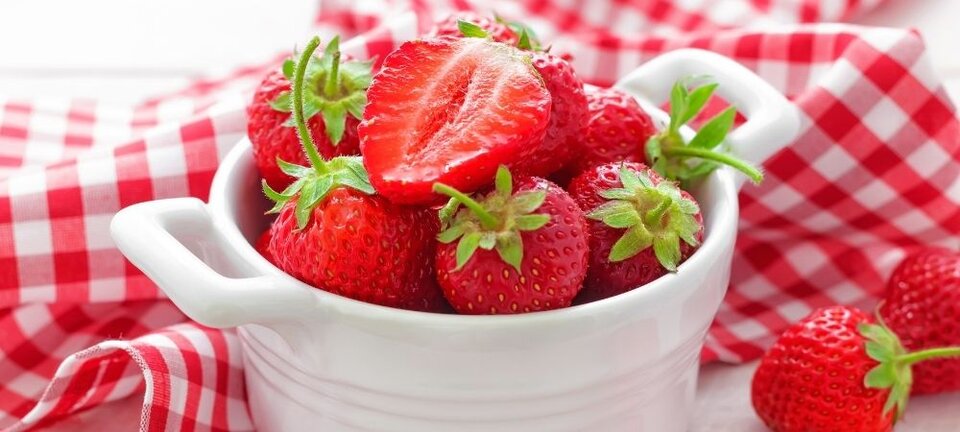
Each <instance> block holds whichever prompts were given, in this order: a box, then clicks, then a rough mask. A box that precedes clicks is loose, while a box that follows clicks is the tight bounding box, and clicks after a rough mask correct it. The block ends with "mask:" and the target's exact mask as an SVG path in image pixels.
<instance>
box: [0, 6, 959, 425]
mask: <svg viewBox="0 0 960 432" xmlns="http://www.w3.org/2000/svg"><path fill="white" fill-rule="evenodd" d="M479 3H480V2H477V4H479ZM879 3H881V2H880V0H824V1H816V0H685V1H670V0H637V1H627V0H525V1H520V2H511V1H500V2H494V4H493V6H484V7H475V6H472V4H471V3H470V2H468V1H465V0H449V1H446V2H428V1H422V0H421V1H402V0H396V1H387V0H382V1H378V0H368V1H363V2H354V1H351V0H340V1H323V2H322V7H321V9H320V13H319V15H318V17H317V19H316V25H317V28H318V30H317V31H318V32H319V33H320V34H321V35H325V36H327V37H329V36H330V35H332V34H333V33H340V34H342V35H344V36H345V37H347V38H352V40H351V41H350V42H349V43H348V44H346V46H347V47H348V51H349V53H350V54H352V55H354V56H357V57H367V56H379V57H380V58H383V56H384V55H386V54H387V53H388V52H389V51H390V50H391V49H393V48H394V47H395V46H397V45H398V43H400V42H402V41H404V40H406V39H410V38H413V37H415V36H416V35H417V34H418V33H420V32H423V31H425V30H426V29H428V28H429V26H430V25H431V22H432V21H433V20H434V19H435V18H437V17H439V16H442V15H445V13H446V12H448V11H449V10H451V9H471V8H476V9H479V10H480V11H482V12H488V11H491V10H496V11H497V12H498V13H500V14H501V15H504V16H507V17H509V18H516V19H524V20H525V21H527V22H528V23H530V24H532V25H533V26H534V27H535V28H536V29H537V30H538V32H539V33H540V36H541V38H542V39H544V40H546V41H552V43H553V46H554V48H553V49H554V50H555V51H561V52H570V53H573V54H574V60H573V62H574V66H575V67H576V70H577V71H578V73H579V74H580V76H581V77H583V78H584V79H585V80H586V81H588V82H591V83H593V84H597V85H609V84H611V83H613V82H614V81H615V80H616V79H617V78H618V77H620V76H623V75H624V74H625V73H626V72H628V71H630V70H632V69H633V68H635V67H636V66H637V65H639V64H641V63H643V62H644V61H646V60H647V59H649V58H651V57H653V56H656V55H657V54H659V53H662V52H664V51H668V50H671V49H676V48H680V47H697V48H704V49H709V50H712V51H716V52H719V53H721V54H724V55H727V56H729V57H732V58H734V59H736V60H737V61H739V62H741V63H743V64H744V65H746V66H747V67H749V68H751V69H753V70H754V71H755V72H756V73H758V74H759V75H760V76H761V77H763V78H764V79H766V80H767V81H769V82H770V83H771V84H773V85H774V86H775V87H776V88H778V89H779V90H781V91H782V92H784V93H785V94H786V95H787V96H788V97H790V99H791V100H792V101H794V102H795V103H796V105H797V106H798V108H799V109H800V111H801V112H802V113H803V125H802V128H801V133H800V134H799V136H797V137H796V141H795V142H794V143H793V144H792V145H791V146H790V147H788V148H787V149H785V150H783V151H780V152H779V153H777V154H776V155H774V157H772V158H771V159H770V160H769V161H767V163H766V164H765V166H764V168H765V170H766V172H767V179H766V181H765V182H764V184H763V185H762V186H759V187H747V188H745V189H744V191H743V192H742V193H741V194H740V200H741V215H742V221H741V224H740V234H739V241H738V244H737V255H736V257H735V261H734V271H733V280H732V282H731V286H730V292H729V293H728V295H727V297H726V300H725V302H724V304H723V305H722V307H721V309H720V313H719V315H718V316H717V319H716V322H715V323H714V325H713V328H712V329H711V331H710V334H709V336H708V338H707V344H706V347H705V349H704V356H703V359H704V361H713V360H723V361H729V362H740V361H745V360H749V359H753V358H756V357H757V356H759V355H760V354H761V353H762V350H763V349H764V347H765V346H767V345H768V344H769V343H771V342H772V340H773V338H774V337H775V335H776V334H777V333H778V332H779V331H780V330H782V329H783V328H784V327H785V326H786V325H787V324H788V323H790V322H792V321H795V320H797V319H799V318H800V317H802V316H804V315H806V314H807V313H808V312H809V311H811V310H812V309H813V308H816V307H819V306H824V305H828V304H834V303H843V304H854V305H858V306H861V307H868V308H869V307H872V305H873V304H874V303H875V301H876V298H877V296H878V294H879V292H880V291H881V290H882V289H883V285H884V280H885V278H886V276H887V274H888V272H889V271H890V270H891V268H892V266H893V265H894V264H896V262H897V261H898V260H899V259H900V258H901V257H902V256H903V255H904V254H905V253H906V252H907V250H908V249H909V248H911V247H915V246H917V245H920V244H930V243H940V244H953V243H955V240H954V236H953V234H954V233H956V232H957V231H958V229H960V183H957V182H956V181H955V179H956V178H957V176H958V174H960V160H958V159H960V157H958V155H960V153H958V151H960V128H958V119H957V115H956V110H955V108H954V106H953V105H952V104H951V102H950V101H949V99H948V98H947V96H946V94H945V92H944V90H943V88H942V86H941V85H940V82H939V80H938V79H937V77H936V75H935V74H934V73H933V71H932V69H931V66H930V63H929V61H928V59H927V57H926V54H925V49H924V44H923V41H922V39H921V37H920V36H919V35H918V34H916V33H914V32H912V31H909V30H899V29H883V28H864V27H854V26H847V25H841V24H830V25H821V24H817V25H809V24H806V25H805V24H804V23H812V22H819V21H842V20H845V19H848V18H850V17H851V16H854V15H855V14H857V13H859V12H862V11H863V10H865V9H869V8H872V7H875V6H878V5H879ZM303 19H304V20H310V19H313V17H303ZM774 24H775V25H774ZM291 42H293V41H291ZM283 58H284V55H283V54H279V55H278V56H277V57H276V58H273V59H266V60H267V61H265V62H264V63H263V64H261V65H255V66H251V67H248V68H243V69H239V70H236V71H234V72H233V73H231V74H230V75H229V76H225V77H219V78H216V79H207V80H201V81H198V82H196V83H194V84H193V85H191V86H190V87H188V88H186V89H184V90H183V91H181V92H179V93H176V94H172V95H166V96H163V97H159V98H156V99H152V100H148V101H145V102H143V103H139V104H136V105H133V106H114V105H107V104H102V103H98V102H96V101H84V100H40V99H38V100H7V99H3V98H2V96H0V430H12V431H14V430H15V431H19V430H24V429H29V428H33V427H37V426H41V425H46V424H50V423H52V422H55V421H56V420H57V419H60V418H63V417H64V416H69V415H71V414H72V413H75V412H77V411H80V410H84V409H88V408H92V407H95V406H97V405H99V404H102V403H104V402H106V401H110V400H115V399H119V398H124V397H128V396H131V395H134V394H139V395H144V408H143V414H142V419H141V428H142V429H148V430H193V429H213V430H230V431H245V430H252V429H253V425H252V423H251V420H250V418H249V416H248V413H247V409H246V402H245V397H244V388H243V379H242V368H243V365H242V361H241V358H240V355H239V352H238V350H239V343H238V341H237V338H236V335H235V334H234V333H233V332H231V331H221V330H214V329H208V328H204V327H202V326H199V325H198V324H196V323H192V322H189V321H188V320H187V319H186V318H185V317H184V316H183V315H182V314H181V313H180V312H179V311H178V310H177V309H176V308H175V307H173V306H172V305H171V303H170V302H169V301H167V300H166V299H165V298H164V296H163V293H162V292H160V291H159V290H158V289H157V288H156V286H154V285H153V283H151V282H150V281H149V280H148V279H147V278H145V277H144V276H143V275H142V274H141V273H140V272H139V271H138V270H136V269H135V268H134V267H133V266H131V265H130V264H129V263H127V262H126V261H125V260H124V258H123V257H122V256H121V255H120V253H119V252H118V251H117V250H116V248H115V247H114V245H113V243H112V240H111V239H110V236H109V233H108V226H109V222H110V219H111V217H112V216H113V214H114V213H116V212H117V211H118V210H119V209H121V208H123V207H125V206H128V205H130V204H133V203H137V202H141V201H146V200H153V199H160V198H170V197H183V196H194V197H198V198H201V199H205V198H206V196H207V193H208V190H209V186H210V181H211V179H212V177H213V174H214V171H215V170H216V168H217V164H218V161H219V160H220V158H221V157H222V156H223V155H224V154H225V153H226V152H227V151H228V150H229V149H230V148H231V147H232V146H233V145H234V144H235V143H236V142H237V141H238V140H239V139H240V138H241V137H242V136H243V134H244V133H245V120H246V119H245V114H244V105H245V103H246V101H247V99H248V98H249V97H250V95H251V93H252V89H253V87H254V86H255V85H256V83H257V82H258V81H259V80H260V78H261V77H262V76H263V75H265V73H266V72H267V71H268V70H269V69H271V68H274V67H277V65H278V64H279V62H280V61H281V60H282V59H283Z"/></svg>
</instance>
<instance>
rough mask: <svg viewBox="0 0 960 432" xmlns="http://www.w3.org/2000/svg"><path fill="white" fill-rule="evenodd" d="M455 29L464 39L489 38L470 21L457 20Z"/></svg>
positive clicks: (484, 31) (485, 32) (480, 28)
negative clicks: (458, 30)
mask: <svg viewBox="0 0 960 432" xmlns="http://www.w3.org/2000/svg"><path fill="white" fill-rule="evenodd" d="M457 28H458V29H460V33H462V34H463V35H464V36H466V37H471V38H486V37H487V36H489V35H488V34H487V31H486V30H484V29H483V28H482V27H480V26H478V25H476V24H474V23H472V22H470V21H465V20H457Z"/></svg>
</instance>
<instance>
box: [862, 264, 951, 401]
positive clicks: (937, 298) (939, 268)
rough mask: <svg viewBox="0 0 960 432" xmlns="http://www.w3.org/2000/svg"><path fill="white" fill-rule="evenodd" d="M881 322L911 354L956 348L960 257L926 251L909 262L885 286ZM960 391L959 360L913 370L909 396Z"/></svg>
mask: <svg viewBox="0 0 960 432" xmlns="http://www.w3.org/2000/svg"><path fill="white" fill-rule="evenodd" d="M880 316H881V317H883V320H884V322H885V323H886V324H887V326H888V327H890V329H891V330H893V332H894V333H896V334H897V336H899V337H900V341H901V342H902V343H903V345H904V347H906V348H907V349H908V350H910V351H920V350H924V349H928V348H941V347H948V346H960V253H958V252H956V251H952V250H947V249H939V248H930V249H925V250H921V251H919V252H917V253H915V254H912V255H910V256H908V257H907V258H906V259H904V260H903V262H901V263H900V265H899V266H898V267H897V268H896V270H894V272H893V275H892V276H891V277H890V281H889V283H888V284H887V294H886V300H885V301H884V302H883V304H882V305H881V306H880ZM957 390H960V358H946V359H934V360H928V361H924V362H921V363H917V364H915V365H914V366H913V387H912V392H911V393H913V394H932V393H943V392H948V391H957Z"/></svg>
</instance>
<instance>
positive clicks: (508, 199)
mask: <svg viewBox="0 0 960 432" xmlns="http://www.w3.org/2000/svg"><path fill="white" fill-rule="evenodd" d="M433 190H434V192H437V193H441V194H444V195H446V196H449V197H450V200H449V201H448V202H447V204H446V205H444V206H443V207H442V208H441V209H440V210H439V217H440V222H441V227H443V228H444V231H443V232H441V233H440V235H439V236H438V240H439V241H440V242H442V243H449V242H452V241H453V240H454V239H456V238H460V242H459V243H458V244H457V266H456V268H455V269H454V271H457V270H460V269H461V268H462V267H463V266H464V265H465V264H466V263H467V261H469V259H470V257H471V256H473V253H474V251H476V249H477V248H478V247H479V248H482V249H485V250H491V249H496V250H497V253H498V254H499V255H500V257H501V259H502V260H503V261H504V262H505V263H507V264H509V265H511V266H512V267H514V268H515V269H517V271H519V270H520V262H521V261H522V260H523V242H522V241H521V237H520V233H521V232H526V231H536V230H538V229H540V228H542V227H543V226H545V225H546V224H547V223H549V222H550V215H549V214H535V213H532V212H533V211H535V210H537V209H538V208H540V206H541V205H543V203H544V201H545V200H546V196H547V192H546V191H545V190H528V191H523V192H518V193H516V194H513V193H512V190H513V178H512V176H511V174H510V172H509V170H507V168H506V167H503V166H501V167H499V169H498V170H497V174H496V177H495V178H494V188H493V190H491V191H489V192H486V193H485V194H482V195H479V196H478V197H477V198H476V199H475V198H474V197H472V196H470V195H467V194H464V193H463V192H460V191H458V190H456V189H454V188H452V187H450V186H448V185H445V184H442V183H435V184H434V185H433ZM474 243H476V244H474Z"/></svg>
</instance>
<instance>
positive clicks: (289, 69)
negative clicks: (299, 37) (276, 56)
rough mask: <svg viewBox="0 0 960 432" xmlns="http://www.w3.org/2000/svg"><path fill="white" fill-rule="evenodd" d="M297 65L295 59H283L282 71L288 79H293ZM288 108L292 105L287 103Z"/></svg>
mask: <svg viewBox="0 0 960 432" xmlns="http://www.w3.org/2000/svg"><path fill="white" fill-rule="evenodd" d="M296 67H297V65H296V63H295V62H294V61H293V59H286V60H284V61H283V66H281V67H280V71H281V72H283V76H284V77H285V78H286V79H287V80H288V81H293V71H294V69H295V68H296ZM287 109H288V110H289V109H290V105H287Z"/></svg>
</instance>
